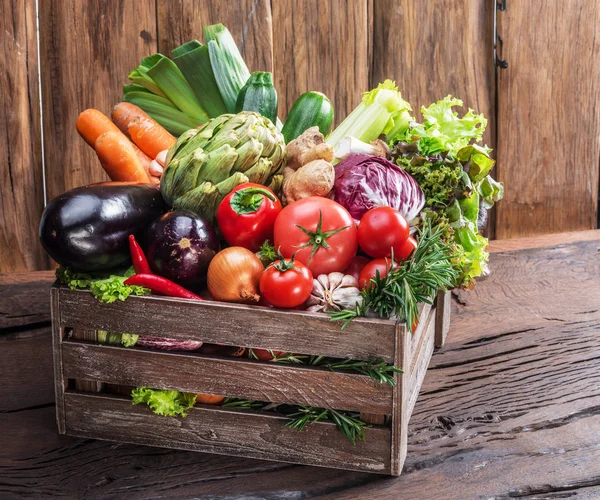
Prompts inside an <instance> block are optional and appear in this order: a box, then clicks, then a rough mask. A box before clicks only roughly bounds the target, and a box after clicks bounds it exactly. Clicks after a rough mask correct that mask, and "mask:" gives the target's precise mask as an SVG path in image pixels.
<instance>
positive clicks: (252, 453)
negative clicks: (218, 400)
mask: <svg viewBox="0 0 600 500" xmlns="http://www.w3.org/2000/svg"><path fill="white" fill-rule="evenodd" d="M64 397H65V408H66V412H67V415H68V420H67V422H68V427H67V433H68V434H69V435H71V436H78V437H84V438H93V439H104V440H108V441H119V442H125V443H133V444H144V445H149V446H159V447H163V448H174V449H183V450H191V451H202V452H206V453H217V454H221V455H233V456H239V457H248V458H257V459H263V460H279V461H283V462H292V463H302V464H306V465H315V466H320V467H333V468H339V469H347V470H359V471H365V470H368V471H370V472H376V473H381V474H389V473H390V429H389V428H384V427H372V428H368V429H365V437H366V440H365V441H357V443H356V446H353V445H352V444H351V443H350V442H349V441H348V440H347V439H346V438H345V437H344V436H342V435H341V434H340V432H339V430H338V429H337V427H336V426H335V425H334V424H331V423H327V422H318V423H315V424H312V425H307V426H306V427H305V429H304V430H303V431H302V432H298V431H296V430H294V429H290V428H287V427H286V424H287V423H288V422H289V419H288V418H286V417H282V416H278V415H267V414H259V413H257V412H248V411H242V410H236V411H233V410H226V409H218V408H215V407H203V406H198V407H195V408H192V409H191V410H189V414H188V416H187V418H185V419H176V418H166V417H157V416H156V415H154V414H153V413H151V412H149V411H148V409H147V408H145V407H141V406H132V404H131V401H130V400H127V399H124V398H120V397H114V396H106V395H91V394H77V393H71V392H67V393H65V396H64Z"/></svg>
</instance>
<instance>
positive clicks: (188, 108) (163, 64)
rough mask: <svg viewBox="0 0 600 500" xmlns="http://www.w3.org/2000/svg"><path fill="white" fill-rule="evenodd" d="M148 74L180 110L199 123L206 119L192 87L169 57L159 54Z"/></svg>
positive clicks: (206, 116)
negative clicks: (159, 56)
mask: <svg viewBox="0 0 600 500" xmlns="http://www.w3.org/2000/svg"><path fill="white" fill-rule="evenodd" d="M148 76H150V77H151V78H152V79H153V80H154V81H155V82H156V85H158V86H159V87H160V89H161V90H162V91H163V92H164V94H165V95H166V96H167V97H168V98H169V99H170V100H171V101H172V102H173V103H175V106H177V107H178V108H179V109H180V110H181V111H183V112H184V113H186V114H188V115H190V116H191V117H192V118H194V119H197V120H198V121H199V122H200V123H204V122H206V121H208V115H207V114H206V111H204V108H202V106H201V105H200V102H198V99H196V95H195V94H194V91H193V90H192V87H190V84H189V83H188V82H187V80H186V79H185V77H184V76H183V74H182V73H181V71H180V70H179V68H178V67H177V65H176V64H175V63H174V62H173V61H171V59H169V58H168V57H165V56H162V55H161V58H160V59H159V60H158V61H157V63H156V64H155V65H154V66H152V67H151V68H150V69H149V70H148Z"/></svg>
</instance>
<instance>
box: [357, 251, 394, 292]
mask: <svg viewBox="0 0 600 500" xmlns="http://www.w3.org/2000/svg"><path fill="white" fill-rule="evenodd" d="M395 265H396V262H394V266H395ZM391 267H392V260H391V259H388V258H385V257H384V258H381V259H374V260H372V261H371V262H369V263H368V264H367V265H366V266H365V267H364V268H363V270H362V271H361V272H360V276H359V278H358V285H359V287H360V289H361V290H362V289H363V288H365V287H366V286H367V285H368V284H369V283H370V282H371V278H374V277H375V276H376V275H377V271H379V277H380V278H383V277H384V276H385V275H386V274H387V273H388V271H389V270H390V268H391Z"/></svg>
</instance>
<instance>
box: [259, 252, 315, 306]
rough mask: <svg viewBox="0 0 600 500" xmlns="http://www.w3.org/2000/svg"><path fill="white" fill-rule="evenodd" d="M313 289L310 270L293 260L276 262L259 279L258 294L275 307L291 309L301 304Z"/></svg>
mask: <svg viewBox="0 0 600 500" xmlns="http://www.w3.org/2000/svg"><path fill="white" fill-rule="evenodd" d="M312 289H313V276H312V273H311V272H310V269H309V268H308V267H306V266H305V265H304V264H302V262H296V261H294V259H291V260H285V259H280V260H276V261H275V262H273V263H272V264H270V265H269V267H267V268H266V269H265V270H264V272H263V273H262V276H261V277H260V293H261V295H262V296H263V297H264V298H265V300H267V301H268V302H269V303H270V304H273V305H274V306H275V307H282V308H285V309H292V308H294V307H297V306H299V305H300V304H302V303H303V302H304V301H305V300H306V299H308V297H309V296H310V292H312Z"/></svg>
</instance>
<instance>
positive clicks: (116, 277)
mask: <svg viewBox="0 0 600 500" xmlns="http://www.w3.org/2000/svg"><path fill="white" fill-rule="evenodd" d="M134 274H135V270H134V269H133V267H130V268H129V269H127V270H126V271H124V272H123V273H122V274H111V275H109V276H106V275H95V274H94V275H92V274H86V273H80V272H75V271H71V270H70V269H67V268H65V267H59V268H58V269H57V270H56V279H57V280H58V281H59V282H60V283H61V284H63V285H66V286H68V287H69V288H70V289H71V290H78V289H79V290H81V289H84V290H90V291H91V292H92V295H93V296H94V297H96V298H97V299H98V300H99V301H100V302H106V303H108V304H110V303H111V302H114V301H115V300H125V299H126V298H127V297H129V296H130V295H132V294H133V295H149V294H150V289H148V288H145V287H142V286H129V285H126V284H125V280H126V279H127V278H129V277H130V276H133V275H134Z"/></svg>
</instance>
